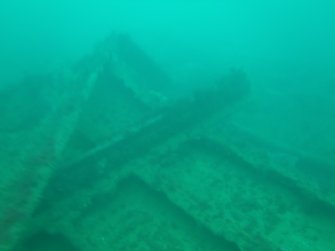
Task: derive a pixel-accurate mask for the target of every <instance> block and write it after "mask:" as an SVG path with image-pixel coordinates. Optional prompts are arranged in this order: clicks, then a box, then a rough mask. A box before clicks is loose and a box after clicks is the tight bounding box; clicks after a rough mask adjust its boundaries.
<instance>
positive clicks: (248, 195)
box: [0, 35, 335, 251]
mask: <svg viewBox="0 0 335 251" xmlns="http://www.w3.org/2000/svg"><path fill="white" fill-rule="evenodd" d="M172 84H173V83H171V80H170V78H169V76H167V74H165V73H164V71H163V70H161V69H160V67H159V66H158V65H157V64H156V63H155V62H154V61H153V60H152V59H151V58H150V57H149V56H148V55H147V54H146V53H145V52H144V51H143V50H141V48H139V47H138V46H137V45H136V44H135V43H134V42H133V41H132V40H131V39H130V38H129V37H128V36H126V35H112V36H111V37H109V38H108V39H106V41H104V42H103V43H101V44H100V45H98V46H97V48H96V49H95V50H94V52H93V53H92V54H91V55H88V56H87V57H86V58H84V59H83V60H82V61H80V62H79V63H77V64H76V65H74V66H73V67H72V68H71V69H68V70H67V71H64V72H60V73H57V74H50V75H45V76H29V77H27V78H26V79H25V80H24V81H23V82H22V83H20V84H17V85H16V86H10V87H8V88H7V89H5V90H3V91H2V92H1V93H0V111H1V114H2V115H1V116H2V118H1V123H0V141H1V146H0V166H1V168H0V169H1V170H0V201H1V203H0V250H1V251H26V250H27V251H28V250H66V251H93V250H94V251H105V250H129V251H137V250H138V251H144V250H152V251H153V250H169V251H171V250H176V251H177V250H180V251H184V250H213V251H216V250H227V251H251V250H259V251H279V250H294V251H299V250H301V251H302V250H304V251H309V250H311V251H312V250H313V251H321V250H335V242H334V238H333V237H334V236H335V183H334V182H333V180H334V179H332V178H334V177H335V169H334V167H333V166H332V164H329V163H330V162H328V161H327V160H326V159H323V158H318V157H314V156H313V157H310V155H307V154H304V153H303V152H301V151H298V150H296V149H290V148H287V147H283V146H281V145H277V144H276V142H271V141H267V140H264V139H262V137H259V136H258V135H254V134H252V133H251V132H250V131H248V130H247V128H245V127H243V125H241V124H239V123H238V122H237V120H234V114H236V113H243V112H244V111H245V107H246V106H248V105H249V95H250V86H249V85H250V84H249V83H248V81H247V78H246V76H245V75H244V74H243V73H242V72H240V71H232V72H231V73H227V74H226V76H224V77H222V79H218V81H217V82H215V83H208V86H207V88H204V89H202V90H199V91H198V92H196V93H194V94H192V95H190V96H188V97H185V98H184V99H174V98H173V88H172V87H171V86H172ZM315 169H317V170H318V171H320V170H322V172H321V173H323V174H324V175H311V174H313V173H317V172H316V171H314V170H315ZM306 170H308V171H306ZM319 173H320V172H319Z"/></svg>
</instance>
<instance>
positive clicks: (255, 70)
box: [0, 0, 335, 88]
mask: <svg viewBox="0 0 335 251" xmlns="http://www.w3.org/2000/svg"><path fill="white" fill-rule="evenodd" d="M334 9H335V6H334V3H333V1H330V0H321V1H315V0H310V1H302V0H297V1H271V2H269V1H263V0H256V1H255V0H253V1H251V0H238V1H230V0H229V1H200V0H197V1H136V0H134V1H103V0H97V1H87V0H86V1H74V0H72V1H65V0H61V1H47V2H45V1H39V0H33V1H29V2H27V1H20V0H15V1H2V2H1V3H0V28H1V46H0V53H1V61H0V64H1V68H2V70H1V75H0V79H1V82H2V83H8V82H10V81H11V80H13V79H17V78H18V77H21V76H22V75H24V74H29V73H31V72H40V71H42V70H43V71H48V70H50V69H54V68H55V67H60V66H62V65H64V64H67V63H69V62H73V61H74V60H76V59H78V58H80V57H82V56H83V55H84V54H85V53H87V52H88V51H90V50H91V48H92V47H93V46H94V44H96V43H97V42H98V41H100V40H102V39H103V38H104V37H106V36H107V35H108V34H110V33H111V32H112V31H118V32H120V31H124V32H127V33H129V34H130V35H131V36H133V37H134V38H135V40H136V41H137V42H138V43H140V44H141V46H143V47H144V48H145V49H146V50H147V51H148V53H150V54H151V55H152V56H153V57H154V58H155V59H156V60H157V61H158V62H159V63H160V64H162V65H163V66H164V67H165V68H166V70H167V71H170V72H171V73H173V74H176V76H178V78H179V77H183V78H186V79H192V80H196V79H197V78H198V76H194V75H195V74H194V72H197V73H198V74H200V75H203V77H204V78H206V77H208V76H211V74H216V73H217V72H218V71H223V70H222V69H226V68H227V67H228V68H229V67H241V68H243V69H244V70H246V71H248V73H249V74H252V76H254V77H257V81H261V82H267V85H270V84H278V85H297V84H299V87H300V86H306V85H309V84H313V85H314V84H315V85H320V84H325V85H327V84H328V83H329V82H332V83H333V82H334V72H335V71H334V56H335V48H334V47H335V46H334V44H335V35H334V31H333V30H334V27H335V15H334ZM299 87H298V88H299Z"/></svg>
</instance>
